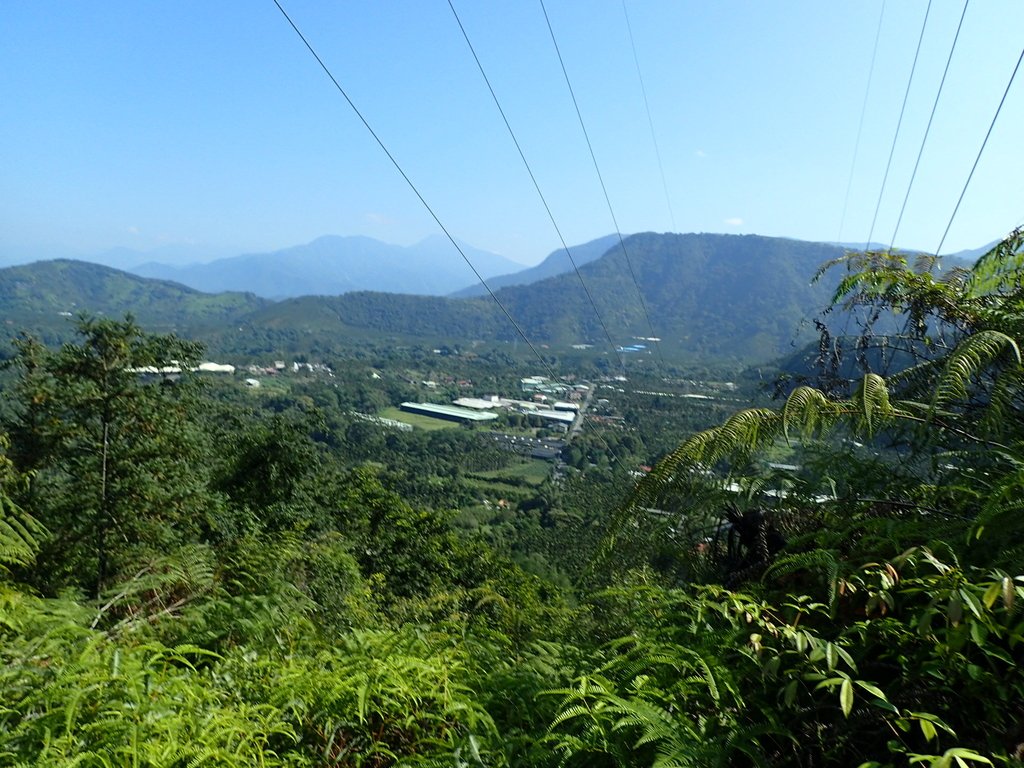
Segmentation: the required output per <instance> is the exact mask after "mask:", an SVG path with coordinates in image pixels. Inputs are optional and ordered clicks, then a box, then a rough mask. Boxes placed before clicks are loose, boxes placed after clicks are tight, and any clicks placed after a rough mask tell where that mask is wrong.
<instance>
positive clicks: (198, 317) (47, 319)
mask: <svg viewBox="0 0 1024 768" xmlns="http://www.w3.org/2000/svg"><path fill="white" fill-rule="evenodd" d="M267 304H269V302H268V301H266V300H264V299H259V298H257V297H255V296H253V295H251V294H244V293H218V294H206V293H200V292H199V291H195V290H193V289H191V288H186V287H185V286H183V285H179V284H177V283H172V282H168V281H164V280H151V279H147V278H142V277H136V276H135V275H131V274H128V273H127V272H121V271H120V270H116V269H111V268H109V267H102V266H99V265H97V264H89V263H86V262H82V261H70V260H56V261H41V262H36V263H34V264H28V265H24V266H17V267H9V268H7V269H2V270H0V306H2V307H3V313H4V314H3V319H4V323H5V325H6V326H7V328H8V330H9V332H10V333H9V334H8V335H11V334H14V333H17V332H19V331H22V330H29V331H32V332H33V333H37V334H39V335H41V336H43V337H44V338H46V339H49V340H57V339H63V338H66V337H67V336H69V335H71V333H72V331H71V329H70V327H69V325H70V323H69V319H70V318H71V317H73V316H75V315H79V314H86V315H94V316H112V317H120V316H122V315H124V314H125V313H126V312H130V313H132V314H133V315H135V317H136V318H137V319H138V321H139V322H140V323H141V324H142V325H144V326H145V327H146V328H149V329H151V330H154V331H162V332H163V331H174V332H177V333H179V334H193V335H194V334H198V333H201V332H202V331H203V330H204V329H207V328H210V327H213V326H218V325H222V324H224V323H228V322H234V321H235V320H236V319H237V318H238V317H240V316H242V315H244V314H247V313H251V312H253V311H255V310H257V309H259V308H261V307H263V306H265V305H267Z"/></svg>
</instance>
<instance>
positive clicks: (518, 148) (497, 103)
mask: <svg viewBox="0 0 1024 768" xmlns="http://www.w3.org/2000/svg"><path fill="white" fill-rule="evenodd" d="M448 7H449V8H451V9H452V14H453V15H454V16H455V21H456V22H457V23H458V25H459V30H461V32H462V37H463V39H465V41H466V45H468V46H469V51H470V53H472V54H473V60H474V61H476V66H477V69H479V70H480V74H481V75H482V76H483V78H484V82H485V83H486V84H487V90H489V91H490V92H491V98H492V99H494V106H496V107H497V108H498V112H499V113H500V114H501V119H502V120H503V121H504V122H505V127H506V128H507V129H508V134H509V136H511V137H512V143H513V144H515V145H516V151H518V152H519V157H520V159H521V160H522V161H523V165H524V166H525V167H526V172H527V173H528V174H529V175H530V181H532V182H533V188H534V189H536V190H537V195H538V196H539V197H540V201H541V203H543V205H544V210H545V211H547V214H548V218H549V219H551V226H553V227H554V228H555V232H556V233H558V239H559V240H560V241H561V243H562V249H563V250H564V251H565V255H566V256H568V257H569V263H570V264H572V268H573V270H574V271H575V272H576V276H577V277H578V278H579V279H580V285H582V286H583V291H584V293H586V294H587V298H588V299H589V300H590V306H592V307H593V308H594V314H595V315H597V320H598V322H599V323H600V324H601V328H602V329H603V330H604V335H605V338H606V339H608V346H610V347H611V349H612V353H613V354H614V355H616V357H618V359H619V367H620V368H621V369H622V370H623V371H625V370H626V361H625V358H623V356H622V353H621V352H619V350H618V349H617V348H616V346H615V342H614V341H613V340H612V336H611V333H609V332H608V326H607V325H606V324H605V322H604V318H603V317H601V312H600V310H598V308H597V303H596V302H595V301H594V297H593V295H592V294H591V293H590V288H588V287H587V283H586V281H585V280H584V279H583V274H582V273H581V272H580V268H579V266H577V264H576V259H574V258H573V255H572V252H571V251H570V250H569V246H568V245H566V242H565V238H564V237H563V236H562V230H561V228H559V226H558V222H557V221H555V215H554V214H553V213H552V212H551V207H550V206H549V205H548V201H547V199H546V198H545V197H544V193H543V192H542V191H541V189H540V184H539V183H538V182H537V177H536V176H535V175H534V173H533V169H532V168H531V167H530V163H529V162H528V161H527V159H526V154H525V153H524V152H523V148H522V147H521V146H520V144H519V140H518V139H517V138H516V134H515V131H513V130H512V125H511V124H510V123H509V121H508V117H506V116H505V110H504V109H502V107H501V102H500V101H499V100H498V95H497V94H496V93H495V92H494V88H493V86H491V81H490V78H488V77H487V73H486V72H485V71H484V67H483V64H481V62H480V57H479V56H477V54H476V49H475V48H474V47H473V43H472V42H470V39H469V34H467V32H466V28H465V27H464V26H463V24H462V19H460V18H459V14H458V12H457V11H456V10H455V5H454V4H453V3H452V0H448Z"/></svg>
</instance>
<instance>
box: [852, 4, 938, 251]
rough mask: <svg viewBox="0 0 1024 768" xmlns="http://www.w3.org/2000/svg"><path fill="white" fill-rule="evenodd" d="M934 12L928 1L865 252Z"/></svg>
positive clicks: (869, 245)
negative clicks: (929, 22)
mask: <svg viewBox="0 0 1024 768" xmlns="http://www.w3.org/2000/svg"><path fill="white" fill-rule="evenodd" d="M931 10H932V0H928V6H927V7H926V8H925V10H924V21H923V22H922V23H921V34H920V35H919V36H918V38H917V49H916V50H915V51H914V63H913V64H912V65H911V67H910V77H909V78H908V79H907V90H906V91H905V92H904V93H903V106H902V107H900V119H899V120H897V121H896V133H895V134H893V137H892V147H891V148H890V149H889V161H888V162H887V163H886V164H885V175H884V176H882V188H881V189H880V190H878V202H877V203H876V204H875V215H874V216H873V217H872V219H871V230H870V231H869V232H868V242H867V245H865V246H864V250H865V251H867V250H870V248H871V237H872V235H874V234H875V223H876V222H877V221H878V211H879V210H880V209H881V207H882V197H883V196H884V195H885V183H886V181H888V179H889V169H890V168H891V167H892V157H893V155H894V154H895V153H896V142H897V140H898V139H899V137H900V126H902V125H903V113H904V112H905V111H906V109H907V98H908V97H909V96H910V86H911V84H912V83H913V82H914V72H915V71H916V70H917V57H918V56H919V55H920V53H921V43H922V41H924V31H925V29H926V28H927V26H928V15H929V14H930V13H931Z"/></svg>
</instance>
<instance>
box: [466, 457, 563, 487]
mask: <svg viewBox="0 0 1024 768" xmlns="http://www.w3.org/2000/svg"><path fill="white" fill-rule="evenodd" d="M550 476H551V464H550V462H547V461H541V460H540V459H523V460H521V461H518V462H516V463H515V464H511V465H510V466H507V467H502V468H501V469H493V470H489V471H487V472H474V473H473V477H478V478H480V479H483V480H496V481H502V480H506V481H513V482H515V481H517V480H518V481H520V482H525V483H527V484H528V485H540V484H541V483H543V482H544V481H545V480H547V479H548V477H550Z"/></svg>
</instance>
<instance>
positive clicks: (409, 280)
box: [130, 235, 523, 299]
mask: <svg viewBox="0 0 1024 768" xmlns="http://www.w3.org/2000/svg"><path fill="white" fill-rule="evenodd" d="M459 245H460V248H462V251H463V253H465V254H466V256H467V257H468V258H469V260H470V261H471V262H472V263H473V266H474V267H476V269H477V270H478V271H479V272H480V274H481V275H482V276H483V277H484V279H487V278H490V277H493V276H495V275H500V274H505V273H508V272H515V271H518V270H521V269H522V268H523V265H522V264H519V263H518V262H514V261H512V260H511V259H507V258H505V257H504V256H499V255H498V254H496V253H490V252H488V251H483V250H480V249H479V248H474V247H472V246H470V245H466V244H463V243H460V244H459ZM130 271H132V272H133V273H135V274H137V275H141V276H143V277H156V278H161V279H165V280H174V281H176V282H179V283H182V284H184V285H187V286H189V287H191V288H196V289H198V290H201V291H207V292H217V291H231V290H234V291H247V292H250V293H255V294H256V295H258V296H263V297H265V298H271V299H280V298H286V297H294V296H307V295H324V296H330V295H337V294H341V293H348V292H350V291H367V290H372V291H384V292H387V293H409V294H418V295H431V296H439V295H444V294H447V293H451V292H453V291H456V290H458V289H460V288H462V287H464V286H466V285H468V284H469V283H471V282H474V279H475V278H474V275H473V271H472V270H471V269H470V268H469V266H468V265H467V264H466V261H465V260H464V259H463V258H462V256H460V255H459V252H458V251H456V250H455V248H454V247H453V246H452V244H451V242H450V241H449V240H448V239H447V238H445V237H443V236H441V235H436V236H432V237H428V238H426V239H425V240H422V241H420V242H419V243H416V244H415V245H410V246H400V245H391V244H389V243H384V242H381V241H380V240H374V239H373V238H370V237H358V236H353V237H340V236H336V235H327V236H324V237H319V238H317V239H316V240H314V241H312V242H310V243H306V244H304V245H296V246H293V247H291V248H285V249H282V250H278V251H271V252H268V253H250V254H243V255H241V256H234V257H231V258H225V259H217V260H215V261H211V262H209V263H206V264H190V265H184V266H173V265H168V264H162V263H148V264H142V265H139V266H136V267H133V268H132V269H131V270H130Z"/></svg>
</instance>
